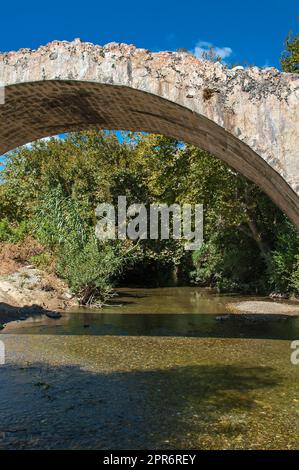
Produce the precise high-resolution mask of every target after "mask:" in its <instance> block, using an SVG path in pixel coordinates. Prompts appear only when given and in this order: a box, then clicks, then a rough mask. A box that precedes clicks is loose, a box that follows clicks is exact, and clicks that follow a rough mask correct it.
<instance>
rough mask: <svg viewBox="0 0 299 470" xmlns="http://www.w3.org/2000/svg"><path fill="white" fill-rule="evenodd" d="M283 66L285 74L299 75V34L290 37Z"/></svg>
mask: <svg viewBox="0 0 299 470" xmlns="http://www.w3.org/2000/svg"><path fill="white" fill-rule="evenodd" d="M281 65H282V69H283V71H284V72H291V73H299V33H298V34H296V35H295V36H292V34H291V33H290V34H289V35H288V37H287V39H286V42H285V52H284V53H283V56H282V59H281Z"/></svg>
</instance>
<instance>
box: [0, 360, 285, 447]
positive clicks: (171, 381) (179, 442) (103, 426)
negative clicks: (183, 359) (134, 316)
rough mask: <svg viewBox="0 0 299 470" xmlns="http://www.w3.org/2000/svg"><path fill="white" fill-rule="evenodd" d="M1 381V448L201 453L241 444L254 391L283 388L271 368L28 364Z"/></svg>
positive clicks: (5, 371)
mask: <svg viewBox="0 0 299 470" xmlns="http://www.w3.org/2000/svg"><path fill="white" fill-rule="evenodd" d="M0 378H1V380H0V401H1V408H0V434H1V433H2V439H1V438H0V448H2V449H25V448H26V449H29V448H30V449H39V448H42V449H54V448H56V449H61V448H63V449H68V448H69V449H79V448H82V449H111V448H112V449H132V448H135V449H156V448H158V449H163V448H164V449H166V448H170V449H171V448H181V449H183V448H205V447H209V446H211V442H212V441H209V438H211V439H212V440H213V439H215V438H216V437H217V436H218V437H219V436H220V438H221V439H222V441H221V442H222V445H223V446H224V447H225V442H226V439H228V440H231V442H233V439H234V438H235V437H236V436H240V435H241V436H245V438H246V435H247V433H248V432H249V431H250V424H248V422H247V418H246V415H247V416H248V415H249V413H253V412H254V410H255V409H256V408H257V409H258V408H260V404H259V403H258V402H257V401H256V400H255V395H256V393H257V392H258V390H260V392H259V393H264V392H265V393H267V390H268V391H269V390H271V389H273V388H275V387H276V386H277V385H278V384H279V383H280V381H281V377H280V376H279V375H278V374H277V372H276V371H274V369H272V368H271V367H247V368H246V367H245V368H244V367H235V366H232V365H221V366H220V365H219V366H218V365H194V366H180V367H172V368H169V369H163V370H143V371H129V372H109V373H102V372H97V373H94V372H88V371H85V370H82V369H80V368H79V367H77V366H55V367H54V366H53V367H52V366H51V367H50V366H45V365H44V364H40V363H33V364H32V365H30V366H25V367H20V366H4V367H2V368H0ZM13 396H17V397H18V400H13V401H12V400H11V398H12V397H13ZM226 417H229V421H227V422H226V421H225V418H226ZM37 423H38V425H37ZM207 438H208V441H207ZM209 442H210V444H209ZM247 445H249V442H247ZM132 446H133V447H132Z"/></svg>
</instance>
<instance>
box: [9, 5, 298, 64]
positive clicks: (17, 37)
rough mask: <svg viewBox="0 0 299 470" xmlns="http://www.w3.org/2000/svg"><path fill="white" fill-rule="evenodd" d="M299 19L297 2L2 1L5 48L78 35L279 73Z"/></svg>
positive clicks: (67, 38)
mask: <svg viewBox="0 0 299 470" xmlns="http://www.w3.org/2000/svg"><path fill="white" fill-rule="evenodd" d="M298 13H299V2H298V1H292V0H251V1H250V2H242V1H241V0H239V1H237V0H227V1H224V0H222V1H220V0H214V1H207V0H205V1H202V0H196V1H193V0H191V1H188V0H186V1H183V2H182V1H180V2H179V1H175V0H172V1H169V0H160V1H157V0H152V1H151V2H141V1H140V0H139V1H135V0H134V1H132V0H127V1H126V2H124V1H118V0H114V1H113V0H110V1H107V0H106V1H105V2H103V1H101V0H98V1H90V0H85V1H83V2H78V3H76V2H75V1H74V0H72V1H62V0H61V1H57V0H51V2H42V1H39V2H37V1H30V0H29V1H22V2H16V1H15V2H2V4H1V20H2V21H1V34H0V50H1V51H8V50H17V49H19V48H21V47H30V48H33V49H35V48H37V47H38V46H39V45H42V44H46V43H48V42H50V41H51V40H54V39H62V40H63V39H64V40H72V39H74V38H76V37H80V38H81V39H82V40H85V41H90V42H94V43H97V44H105V43H107V42H111V41H117V42H127V43H130V44H132V43H133V44H136V45H137V46H140V47H144V48H148V49H151V50H154V51H156V50H175V49H177V48H186V49H188V50H193V51H194V50H195V49H196V47H197V48H205V47H206V45H207V44H208V43H211V44H213V45H214V46H215V47H216V48H219V52H220V54H222V55H223V56H224V58H225V60H226V61H227V62H229V63H235V62H241V63H243V62H244V61H247V62H249V63H250V64H256V65H259V66H264V65H273V66H276V67H278V66H279V57H280V54H281V51H282V49H283V42H284V39H285V36H286V35H287V33H288V31H289V30H290V29H292V30H293V31H296V32H297V31H298V29H299V21H298V20H297V18H296V15H297V14H298ZM196 51H197V52H200V49H197V50H196Z"/></svg>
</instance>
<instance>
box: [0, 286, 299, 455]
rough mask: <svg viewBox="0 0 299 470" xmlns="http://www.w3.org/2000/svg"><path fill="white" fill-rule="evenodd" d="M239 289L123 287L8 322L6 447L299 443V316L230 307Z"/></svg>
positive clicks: (3, 400) (0, 384) (1, 377)
mask: <svg viewBox="0 0 299 470" xmlns="http://www.w3.org/2000/svg"><path fill="white" fill-rule="evenodd" d="M233 300H234V298H231V297H225V296H217V295H214V294H211V293H207V291H202V290H200V289H192V288H168V289H135V290H129V289H122V290H121V291H120V296H119V297H118V298H116V299H115V300H114V306H110V307H108V308H106V309H104V310H102V311H101V312H92V311H90V310H80V311H76V312H71V313H66V314H63V316H62V318H61V319H60V320H51V319H49V318H45V317H35V318H34V319H28V320H26V321H23V322H18V323H11V324H10V325H9V326H8V327H7V328H6V329H5V330H4V331H3V333H2V334H1V340H3V341H4V342H5V346H6V365H5V366H1V367H0V448H4V449H12V448H13V449H23V448H25V449H28V448H30V449H43V448H50V449H53V448H62V449H65V448H67V449H77V448H81V449H89V448H90V449H111V448H114V449H117V448H118V449H135V448H145V449H155V448H162V449H163V448H165V449H173V448H180V449H183V448H186V449H188V448H196V449H230V448H231V449H236V448H241V449H277V448H278V449H288V448H289V449H298V448H299V438H298V436H299V365H298V366H295V365H292V364H291V361H290V354H291V352H292V350H291V348H290V343H291V341H292V340H294V339H299V319H298V318H296V317H290V318H280V317H275V316H273V317H269V318H268V319H265V318H264V316H261V317H259V316H254V315H246V317H241V316H238V315H230V316H229V317H228V318H224V317H223V314H225V313H226V312H227V308H226V305H227V303H228V302H232V301H233ZM235 300H236V301H240V300H242V299H240V298H236V299H235ZM244 300H245V299H244ZM118 304H122V305H121V306H118Z"/></svg>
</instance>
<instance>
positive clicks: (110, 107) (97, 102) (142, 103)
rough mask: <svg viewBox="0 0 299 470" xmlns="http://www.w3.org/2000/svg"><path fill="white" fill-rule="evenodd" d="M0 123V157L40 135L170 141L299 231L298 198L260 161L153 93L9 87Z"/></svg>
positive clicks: (76, 86)
mask: <svg viewBox="0 0 299 470" xmlns="http://www.w3.org/2000/svg"><path fill="white" fill-rule="evenodd" d="M0 122H1V123H2V124H1V129H0V154H4V153H5V152H7V151H9V150H12V149H14V148H16V147H18V146H20V145H23V144H26V143H28V142H32V141H33V140H36V139H40V138H42V137H47V136H50V135H55V134H61V133H65V132H71V131H78V130H83V129H90V128H102V129H110V130H112V129H123V130H129V131H143V132H149V133H157V134H164V135H166V136H169V137H174V138H176V139H178V140H182V141H184V142H187V143H190V144H193V145H195V146H198V147H200V148H202V149H204V150H207V151H209V152H210V153H211V154H213V155H215V156H216V157H217V158H220V159H221V160H223V161H224V162H226V163H227V164H228V165H230V166H231V167H232V168H234V169H235V170H237V171H238V172H239V173H241V174H243V175H244V176H246V177H247V178H248V179H250V180H251V181H253V182H254V183H256V184H257V185H258V186H259V187H260V188H261V189H262V190H263V191H264V192H265V193H266V194H268V196H269V197H270V198H271V199H272V200H273V201H274V202H275V203H276V204H277V206H279V207H280V208H281V209H282V210H283V211H284V212H285V213H286V214H287V215H288V216H289V217H290V218H291V219H292V220H293V222H294V223H295V225H296V226H297V228H298V229H299V198H298V196H297V195H296V193H295V192H294V191H293V190H292V188H291V187H290V186H289V184H288V183H287V182H286V181H285V180H284V179H283V177H282V176H280V175H279V174H278V173H277V172H276V171H275V170H274V169H273V168H272V167H271V166H270V165H269V164H268V163H267V162H266V161H265V160H264V159H263V158H262V157H260V156H259V155H258V154H257V153H255V152H254V151H253V150H252V149H251V148H250V147H249V146H248V145H246V144H245V143H244V142H242V141H240V140H238V139H237V138H236V137H234V136H233V135H231V134H230V133H229V132H227V131H226V130H225V129H224V128H222V127H221V126H219V125H217V124H216V123H214V122H213V121H211V120H209V119H207V118H206V117H204V116H202V115H199V114H197V113H195V112H192V111H191V110H190V109H188V108H185V107H182V106H180V105H178V104H176V103H174V102H172V101H168V100H166V99H164V98H161V97H159V96H157V95H153V94H150V93H147V92H143V91H139V90H136V89H133V88H130V87H126V86H120V85H107V84H100V83H95V82H86V81H62V80H49V81H47V80H45V81H40V82H29V83H22V84H16V85H10V86H8V87H6V90H5V104H4V105H1V106H0Z"/></svg>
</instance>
